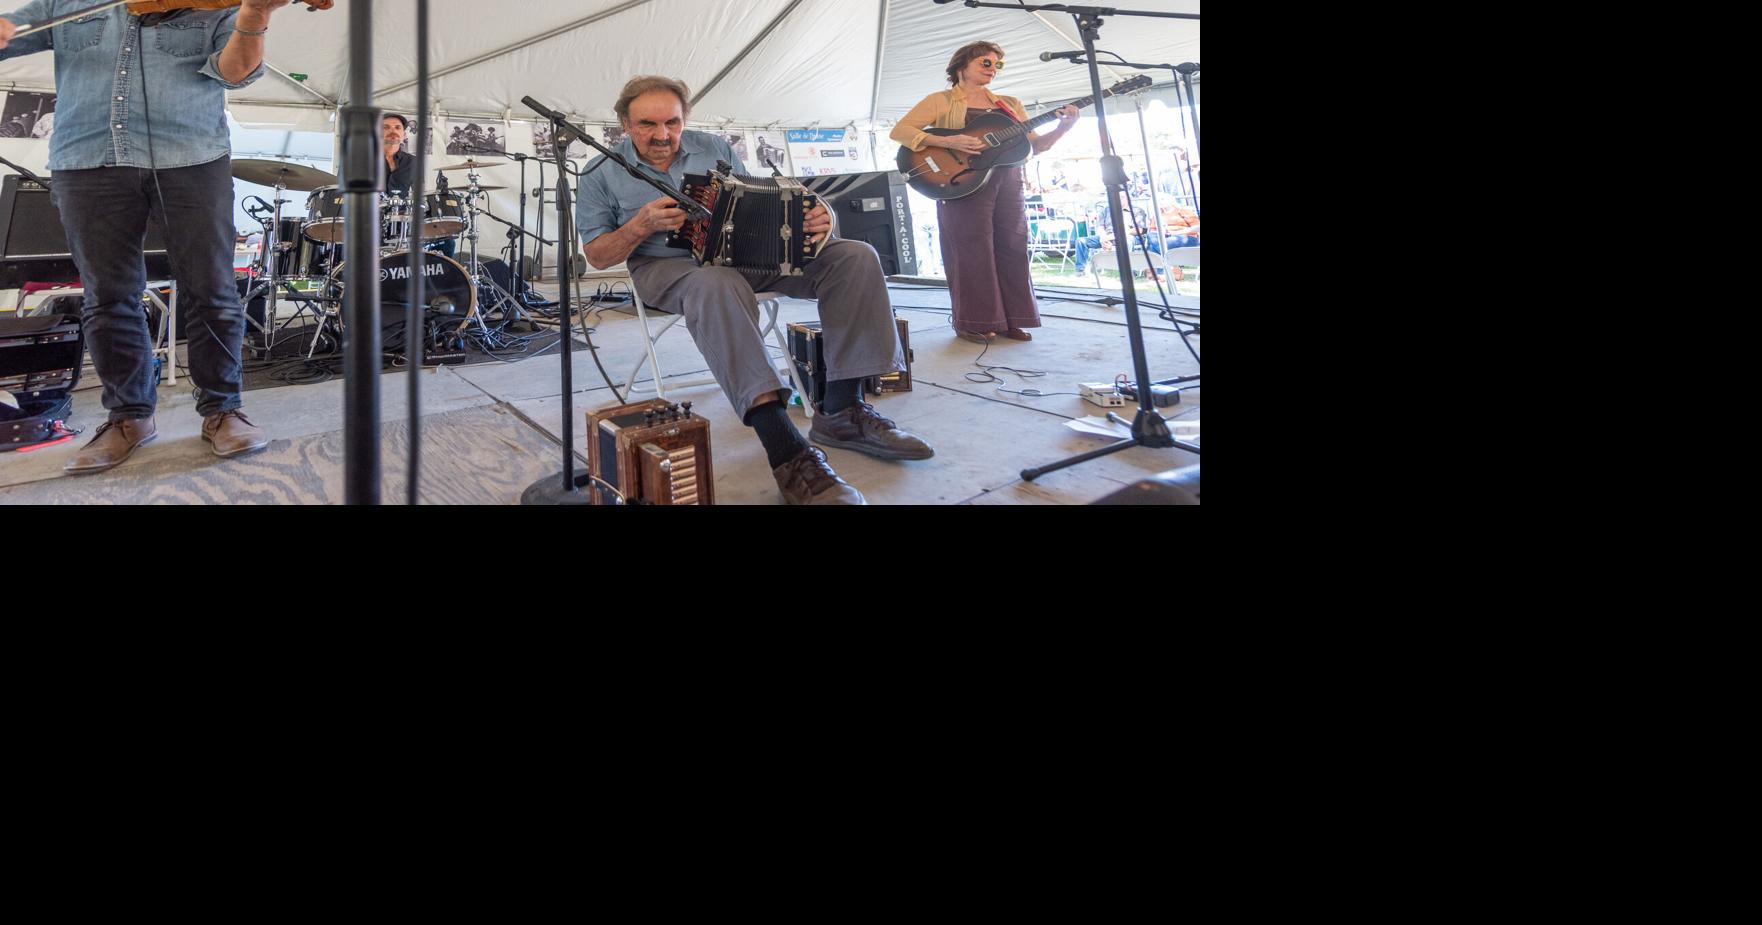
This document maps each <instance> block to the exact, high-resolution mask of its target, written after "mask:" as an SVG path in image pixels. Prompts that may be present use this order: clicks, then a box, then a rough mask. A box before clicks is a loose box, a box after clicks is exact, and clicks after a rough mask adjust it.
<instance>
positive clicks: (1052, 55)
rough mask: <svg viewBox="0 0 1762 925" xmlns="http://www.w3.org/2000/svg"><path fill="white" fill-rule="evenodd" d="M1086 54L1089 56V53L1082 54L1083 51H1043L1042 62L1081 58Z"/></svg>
mask: <svg viewBox="0 0 1762 925" xmlns="http://www.w3.org/2000/svg"><path fill="white" fill-rule="evenodd" d="M1085 54H1088V52H1082V51H1043V52H1041V53H1040V60H1042V61H1056V60H1058V59H1059V58H1081V57H1083V56H1084V55H1085Z"/></svg>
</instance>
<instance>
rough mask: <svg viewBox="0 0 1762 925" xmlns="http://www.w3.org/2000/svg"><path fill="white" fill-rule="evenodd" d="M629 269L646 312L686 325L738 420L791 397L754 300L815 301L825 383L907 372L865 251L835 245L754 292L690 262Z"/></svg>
mask: <svg viewBox="0 0 1762 925" xmlns="http://www.w3.org/2000/svg"><path fill="white" fill-rule="evenodd" d="M627 265H628V266H629V267H630V283H631V285H633V286H635V287H636V292H637V294H638V295H640V296H642V302H643V304H644V305H645V306H647V307H648V308H650V309H652V310H657V311H663V312H669V313H672V314H683V315H685V326H686V328H687V329H688V330H690V331H691V339H692V340H693V341H695V342H696V343H697V349H698V350H699V351H701V352H702V353H703V355H704V359H705V360H707V361H708V362H709V364H710V373H711V374H712V375H714V376H715V377H716V384H718V385H720V386H721V387H722V392H723V393H724V394H726V395H727V396H728V402H729V404H731V405H733V406H734V410H735V411H736V412H737V413H739V414H740V415H741V416H742V417H743V418H744V417H745V416H746V413H747V412H748V411H750V410H752V407H753V403H754V402H755V401H757V400H758V399H759V397H760V396H761V395H765V394H767V393H770V392H775V391H777V390H778V389H788V388H789V383H788V382H787V381H785V380H784V379H783V378H782V377H781V376H779V375H778V374H777V371H776V369H774V368H773V367H772V365H771V360H770V359H769V357H768V355H767V354H766V352H765V342H764V340H763V339H762V338H761V337H760V336H759V303H758V300H757V299H755V298H754V297H753V295H754V293H756V292H766V291H769V292H779V293H782V294H783V295H786V296H790V297H791V298H797V299H817V300H819V303H820V306H819V308H820V321H821V331H822V332H823V333H822V337H823V339H824V341H825V347H826V378H827V380H828V381H832V382H836V381H839V380H842V379H862V378H866V377H868V376H881V375H886V374H887V373H891V372H893V371H895V370H903V369H905V351H904V350H902V349H900V346H899V330H898V328H896V327H895V326H894V323H893V304H892V303H891V302H890V301H888V298H887V279H886V277H885V276H883V275H882V273H881V258H880V257H877V256H876V255H875V248H873V247H871V246H869V245H868V244H866V243H864V242H862V241H847V240H843V239H839V238H834V239H833V240H831V241H829V242H827V244H826V246H825V247H824V248H823V249H822V250H821V251H820V256H818V257H816V258H814V262H813V263H811V264H808V267H807V269H806V270H805V271H804V272H803V273H802V275H801V276H777V277H772V278H770V279H765V280H760V281H758V282H759V285H757V286H755V285H754V284H753V283H751V282H749V281H748V280H747V278H746V277H745V276H742V275H741V274H740V272H739V271H737V270H733V269H730V268H728V267H700V266H698V265H697V264H696V263H695V262H694V261H693V260H692V259H691V258H690V257H643V256H632V257H631V258H630V259H629V261H628V262H627Z"/></svg>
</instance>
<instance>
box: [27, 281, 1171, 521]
mask: <svg viewBox="0 0 1762 925" xmlns="http://www.w3.org/2000/svg"><path fill="white" fill-rule="evenodd" d="M600 282H603V280H590V281H589V282H588V285H587V291H589V292H592V291H593V289H594V288H595V287H596V286H597V285H598V284H599V283H600ZM541 288H544V289H547V290H548V291H549V292H550V293H551V294H553V295H554V293H555V288H554V286H550V287H541ZM891 291H892V296H893V303H894V307H895V310H896V312H898V314H899V316H900V317H902V318H905V319H907V320H908V322H909V323H910V330H911V343H912V348H913V350H914V353H915V360H914V363H913V367H912V375H913V379H914V381H915V389H914V390H913V391H911V392H906V393H892V394H885V395H882V396H879V397H878V398H873V399H871V400H872V401H874V402H875V405H876V407H877V408H878V409H879V410H880V411H881V412H882V413H884V414H886V415H888V416H889V417H891V418H893V419H894V420H896V421H898V422H899V424H900V426H902V427H904V428H905V429H907V430H910V431H912V432H914V433H917V434H919V435H920V436H923V437H924V438H925V439H927V440H929V441H930V443H931V444H932V445H934V446H935V447H936V456H935V458H933V459H929V460H923V461H919V462H883V461H880V460H874V459H870V458H868V457H866V456H863V455H861V454H858V453H852V452H849V451H845V450H836V449H833V450H828V451H827V456H828V458H829V459H830V460H831V462H832V465H833V467H834V468H836V469H837V470H838V472H839V474H840V475H842V476H843V477H844V478H845V480H846V481H849V482H850V483H851V484H853V485H855V486H857V487H858V488H859V489H861V490H862V492H863V493H864V494H865V495H866V496H867V497H868V499H869V501H870V503H871V504H964V503H972V504H1086V503H1088V502H1090V501H1093V500H1095V499H1097V498H1099V497H1101V496H1103V495H1106V494H1108V493H1110V492H1112V491H1114V490H1116V489H1118V488H1120V487H1121V486H1123V485H1126V484H1129V483H1131V482H1133V481H1135V480H1137V479H1140V478H1143V477H1145V476H1149V475H1154V474H1156V473H1158V472H1162V471H1164V470H1167V469H1173V468H1177V467H1180V466H1184V465H1190V464H1192V463H1194V462H1197V461H1198V457H1196V456H1194V455H1193V454H1190V453H1187V452H1185V451H1182V450H1172V449H1171V450H1149V449H1144V448H1133V449H1130V450H1127V451H1124V452H1121V453H1117V454H1114V455H1112V456H1109V457H1107V458H1105V459H1102V460H1097V461H1093V462H1089V463H1084V464H1082V465H1079V466H1076V467H1073V468H1070V469H1066V470H1063V471H1060V472H1057V473H1052V474H1049V475H1046V476H1043V477H1042V478H1040V479H1037V480H1036V481H1034V482H1032V483H1029V482H1024V481H1023V480H1022V479H1021V476H1020V471H1021V470H1022V469H1023V468H1026V467H1029V466H1036V465H1044V464H1046V463H1050V462H1053V461H1055V460H1058V459H1061V458H1063V457H1066V456H1069V455H1072V454H1075V453H1080V452H1084V451H1086V450H1090V449H1094V448H1097V447H1100V446H1104V445H1106V444H1107V442H1108V441H1107V440H1106V439H1105V438H1100V437H1091V436H1084V435H1081V434H1078V433H1076V432H1074V431H1072V430H1070V429H1069V428H1067V427H1065V426H1064V425H1065V422H1066V421H1068V420H1070V419H1072V418H1077V417H1083V416H1086V415H1097V416H1099V415H1101V414H1103V413H1104V412H1103V411H1102V410H1101V409H1099V408H1097V407H1095V406H1094V405H1091V404H1088V403H1087V402H1085V401H1083V400H1082V399H1081V398H1079V397H1077V396H1076V395H1073V394H1051V393H1073V392H1075V391H1076V390H1077V384H1078V383H1079V382H1107V381H1111V380H1112V379H1113V378H1114V377H1115V375H1116V374H1122V373H1123V374H1126V375H1127V376H1130V375H1131V372H1132V365H1131V354H1130V350H1129V348H1128V344H1127V330H1126V326H1125V322H1124V314H1123V313H1124V309H1123V308H1121V307H1118V306H1104V305H1098V304H1091V303H1088V302H1084V301H1076V300H1079V299H1085V298H1095V297H1096V296H1098V295H1100V293H1097V292H1096V291H1095V290H1088V291H1087V292H1085V291H1083V290H1067V292H1068V293H1069V295H1070V298H1071V299H1072V300H1064V299H1060V298H1057V297H1055V296H1053V295H1050V294H1046V293H1043V294H1042V299H1041V306H1040V310H1041V316H1042V319H1043V320H1044V322H1045V326H1044V327H1041V328H1036V329H1034V330H1033V334H1034V340H1033V341H1031V342H1027V343H1020V342H1016V341H1010V340H1004V339H1001V338H1000V339H999V341H998V342H997V343H995V344H993V345H992V346H990V347H989V348H984V347H981V346H980V345H977V344H971V343H968V342H966V341H963V340H959V339H957V338H956V337H955V336H954V333H953V331H952V329H951V328H950V327H949V324H948V318H949V315H948V305H949V302H948V292H947V291H946V290H944V289H939V288H921V287H919V286H917V285H915V284H906V283H901V284H897V285H895V286H894V287H893V288H892V290H891ZM1142 295H1145V294H1143V293H1141V296H1142ZM1147 295H1148V298H1149V300H1150V303H1151V304H1157V305H1160V301H1159V300H1158V298H1157V295H1156V292H1155V291H1154V290H1151V291H1150V292H1149V293H1148V294H1147ZM1179 302H1180V303H1182V304H1185V305H1188V306H1190V307H1193V308H1197V307H1198V300H1197V299H1194V298H1187V297H1182V298H1180V299H1179ZM780 316H781V318H782V320H783V321H784V322H788V321H811V320H814V319H815V318H816V317H817V316H816V314H815V311H814V303H812V302H807V301H798V300H785V301H784V302H783V306H782V310H781V312H780ZM597 317H598V319H599V320H598V324H597V327H596V330H595V331H594V332H593V343H594V345H595V346H596V347H597V348H598V350H599V354H600V357H601V361H602V362H603V364H604V365H605V367H606V370H607V372H608V373H610V374H611V376H612V378H613V381H614V382H617V383H619V385H620V391H622V390H623V385H624V381H625V377H626V376H627V375H628V374H629V371H630V367H631V366H632V364H634V363H635V362H636V360H637V358H638V357H640V356H641V355H642V353H643V350H642V330H641V324H640V323H639V321H638V320H637V319H636V317H635V315H634V314H633V313H629V311H628V309H626V310H625V311H618V310H608V311H605V312H603V313H600V314H599V315H598V316H597ZM1144 319H1145V320H1144V326H1145V328H1146V331H1145V341H1146V352H1147V355H1148V358H1149V363H1150V372H1151V376H1152V378H1155V379H1162V378H1168V377H1172V376H1177V375H1190V374H1193V373H1196V372H1198V369H1199V367H1198V364H1197V363H1196V362H1195V361H1194V360H1193V358H1192V356H1191V355H1190V354H1189V353H1188V351H1187V349H1186V348H1185V347H1184V346H1183V345H1182V343H1181V340H1180V338H1179V336H1178V335H1176V334H1175V333H1174V332H1173V330H1172V329H1171V325H1170V324H1169V323H1168V322H1166V321H1162V320H1159V319H1157V318H1156V317H1155V314H1154V312H1150V311H1146V312H1145V316H1144ZM1193 341H1194V346H1195V347H1196V348H1197V347H1198V346H1199V344H1198V338H1197V337H1195V338H1193ZM657 350H658V352H659V354H660V358H661V364H662V370H663V372H664V373H665V379H664V380H663V381H664V382H665V381H668V380H675V381H679V380H685V379H694V378H703V377H705V375H706V372H705V366H704V362H703V357H702V355H701V354H700V353H699V352H698V351H697V348H696V347H695V346H694V345H693V344H692V342H691V337H690V335H689V334H688V333H687V332H686V331H685V326H684V325H683V324H680V325H676V326H675V327H674V329H673V330H672V331H670V332H668V333H667V335H666V336H665V337H663V338H662V340H661V342H660V344H659V345H658V347H657ZM982 351H983V358H982V359H981V352H982ZM558 354H559V349H558V348H553V349H552V350H551V351H550V352H549V353H547V354H545V355H541V356H535V357H530V358H527V359H524V360H522V361H520V362H517V363H505V364H504V363H488V364H480V365H474V366H461V367H444V368H441V369H438V370H424V371H422V372H419V373H416V374H415V375H417V376H419V377H420V380H421V388H422V394H421V399H420V401H421V410H422V422H423V425H422V429H423V433H422V445H423V457H424V458H423V473H422V476H423V477H422V479H421V481H420V483H419V484H420V487H421V494H422V499H423V501H424V503H452V504H459V503H481V504H509V503H517V502H518V500H519V497H520V492H521V491H522V490H523V489H524V488H525V487H526V485H528V484H531V482H532V481H534V480H536V479H538V478H541V477H543V476H544V474H545V473H547V472H555V471H557V470H558V469H559V468H560V467H561V451H560V449H559V445H558V444H559V442H560V439H561V437H560V434H561V421H562V400H561V397H560V372H561V369H560V364H559V358H558ZM976 361H977V362H978V363H982V364H983V365H985V366H993V367H995V366H1003V367H1009V369H994V370H992V375H995V376H996V377H997V378H998V379H999V380H1000V381H998V382H979V381H973V379H974V378H983V377H984V375H985V373H984V372H983V371H982V370H981V368H980V366H979V365H976ZM1012 370H1013V371H1012ZM572 371H573V377H574V383H573V386H574V392H573V394H572V396H571V397H572V400H573V407H574V415H575V449H576V450H577V451H578V453H579V454H581V455H580V459H581V460H582V462H581V463H580V465H581V466H583V467H585V459H586V456H585V453H586V450H585V446H586V444H585V438H586V433H585V430H586V429H585V426H584V421H583V419H584V416H585V414H586V412H587V411H588V410H590V409H593V408H597V407H602V406H605V405H611V404H615V403H616V399H615V398H614V397H613V394H612V390H611V389H610V388H609V387H608V385H607V383H606V382H605V380H604V379H603V378H602V376H601V374H600V372H599V370H598V369H597V368H596V367H595V365H594V363H593V361H592V359H591V358H590V357H589V356H588V354H587V353H586V351H585V350H579V349H578V350H577V352H576V353H575V354H574V356H573V363H572ZM1018 371H1020V372H1018ZM1028 371H1042V372H1044V373H1045V375H1044V376H1040V377H1025V376H1023V375H1021V374H1020V373H1021V372H1028ZM409 375H411V374H410V373H407V372H394V373H388V374H386V375H383V376H381V377H380V380H379V381H380V394H381V399H382V407H381V422H382V453H383V460H384V462H383V479H382V485H383V491H384V493H385V494H384V500H385V501H386V502H387V503H402V501H403V495H404V490H405V488H404V486H405V484H406V481H405V479H406V472H405V469H406V465H405V454H406V453H407V446H408V426H407V418H408V412H407V404H406V398H405V393H406V391H407V389H408V384H407V383H408V378H407V377H408V376H409ZM638 379H639V384H645V383H648V380H649V372H648V370H647V369H646V368H645V369H644V370H643V372H642V373H641V375H640V376H639V377H638ZM81 384H82V391H81V392H79V393H78V394H77V395H76V396H75V403H74V409H75V410H74V414H73V415H72V417H71V418H70V419H69V424H70V425H71V426H73V427H78V428H84V429H85V431H86V435H85V436H82V437H79V438H76V439H75V440H74V441H72V442H70V443H68V444H63V445H60V446H56V447H50V448H47V449H43V450H39V451H37V452H33V453H29V454H16V453H9V454H0V504H65V503H80V504H91V503H198V504H202V503H206V504H224V503H281V504H287V503H340V502H341V501H342V464H343V453H342V426H343V382H342V380H341V379H340V378H338V379H335V380H332V381H330V382H326V383H321V384H316V385H297V386H285V387H280V388H272V389H259V390H255V391H251V392H247V393H245V411H246V413H247V414H249V415H250V416H251V417H252V419H253V420H255V421H256V422H257V423H258V424H260V425H262V426H263V427H265V428H266V429H268V430H269V432H270V433H271V435H272V436H274V437H275V442H274V443H272V444H271V446H270V447H269V448H268V449H267V450H264V451H263V452H261V453H257V454H253V455H251V456H247V457H242V458H239V459H233V460H221V459H217V458H216V457H214V456H213V454H212V453H210V452H209V449H208V445H207V444H205V443H203V442H202V441H201V439H200V427H201V420H200V419H199V418H198V417H197V416H196V412H195V402H194V400H193V398H192V397H191V394H190V388H189V382H188V380H187V379H180V380H179V385H178V386H177V387H175V388H174V387H171V386H162V387H161V390H160V396H159V412H158V424H159V437H158V439H157V440H156V441H155V442H154V443H151V444H148V445H147V446H144V447H142V448H141V449H140V450H138V451H136V453H135V456H134V457H133V458H132V459H130V460H129V462H128V463H126V464H124V465H123V466H121V467H119V468H117V469H115V470H112V471H110V472H107V473H101V474H97V475H89V476H79V477H72V476H65V475H63V473H62V471H61V466H62V464H63V463H64V462H65V461H66V460H67V458H68V457H69V456H71V455H72V454H73V453H74V452H75V451H76V450H77V448H78V447H79V446H80V445H83V443H84V442H85V441H86V440H87V439H89V436H90V434H91V432H92V431H93V430H95V429H96V427H97V425H98V424H100V423H101V422H102V421H103V420H104V412H103V408H102V406H101V404H100V401H99V393H98V390H97V388H95V386H96V385H97V381H96V378H95V377H94V376H93V375H92V374H91V370H90V369H89V368H88V369H87V371H86V376H85V378H83V379H82V383H81ZM1006 390H1007V391H1006ZM1022 390H1039V391H1040V392H1042V393H1047V394H1045V395H1044V396H1042V397H1035V396H1028V395H1021V394H1015V393H1017V392H1020V391H1022ZM652 394H653V393H652V392H649V393H646V394H643V395H640V396H639V397H650V396H652ZM668 398H669V399H671V400H673V401H685V400H690V401H691V402H693V410H694V411H695V412H696V413H698V414H701V415H703V416H704V417H706V418H708V419H709V421H710V424H711V441H712V449H713V453H714V457H713V458H714V462H715V471H716V500H717V502H718V503H721V504H779V503H781V499H780V498H779V496H778V493H777V489H776V485H775V483H774V482H773V481H772V478H771V473H770V467H769V465H768V464H767V462H766V459H765V454H764V450H763V448H762V447H761V446H760V445H759V442H758V439H757V438H756V437H755V436H754V435H753V434H752V432H751V431H750V430H749V429H747V428H746V427H744V426H742V425H741V424H740V421H739V417H738V416H737V415H736V414H735V412H734V409H733V408H731V407H729V404H728V400H727V399H726V398H725V397H724V396H723V395H722V392H721V390H720V389H719V388H717V387H716V386H714V385H705V386H697V387H692V388H685V389H669V392H668ZM1199 402H1200V393H1199V391H1198V390H1197V389H1194V390H1192V391H1189V392H1187V393H1186V395H1185V397H1184V399H1183V401H1182V403H1181V404H1179V405H1177V406H1174V407H1171V408H1166V409H1162V413H1163V416H1164V417H1165V418H1168V419H1170V421H1171V424H1176V425H1187V426H1185V427H1183V428H1181V429H1182V430H1191V429H1193V428H1192V425H1195V424H1196V423H1197V422H1198V420H1199ZM1121 413H1122V416H1124V417H1126V418H1127V419H1128V420H1130V418H1131V416H1132V414H1133V413H1134V409H1133V408H1131V407H1128V408H1125V409H1122V411H1121ZM791 415H792V416H793V417H795V419H796V420H797V422H798V424H799V425H800V426H801V428H802V430H803V431H804V432H806V430H807V429H808V426H809V422H808V421H807V419H806V418H805V417H804V416H803V413H802V410H801V409H800V408H793V409H792V410H791ZM1195 442H1198V441H1197V440H1195Z"/></svg>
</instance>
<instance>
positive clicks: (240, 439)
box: [202, 409, 269, 459]
mask: <svg viewBox="0 0 1762 925" xmlns="http://www.w3.org/2000/svg"><path fill="white" fill-rule="evenodd" d="M202 439H203V440H206V441H208V442H209V443H212V444H214V455H216V456H219V457H221V458H222V459H231V458H232V457H234V456H238V455H240V454H242V453H249V452H251V451H252V450H261V449H263V448H264V447H266V446H268V445H269V435H268V434H266V433H264V432H263V428H261V427H258V426H257V425H255V424H253V423H251V419H250V418H247V417H245V413H244V412H243V411H238V410H236V409H235V410H233V411H223V412H221V413H220V414H211V415H209V416H207V417H205V418H203V419H202Z"/></svg>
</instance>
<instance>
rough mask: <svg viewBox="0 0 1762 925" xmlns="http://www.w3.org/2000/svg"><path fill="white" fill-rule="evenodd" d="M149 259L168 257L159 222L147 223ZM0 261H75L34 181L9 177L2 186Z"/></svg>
mask: <svg viewBox="0 0 1762 925" xmlns="http://www.w3.org/2000/svg"><path fill="white" fill-rule="evenodd" d="M145 250H146V252H147V254H148V255H155V254H160V255H162V254H164V253H165V231H164V229H163V228H162V227H161V223H160V222H158V221H149V222H147V244H146V248H145ZM0 257H4V258H6V259H7V260H53V259H56V258H66V259H72V257H73V251H72V249H70V248H69V247H68V246H67V231H66V229H64V228H63V227H62V225H61V213H60V212H57V211H56V210H55V204H54V203H53V202H51V201H50V199H49V190H48V188H47V187H45V186H43V185H42V184H41V183H38V182H37V181H35V180H27V179H25V178H24V177H21V176H19V175H18V174H7V175H6V179H5V182H4V183H0Z"/></svg>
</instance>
